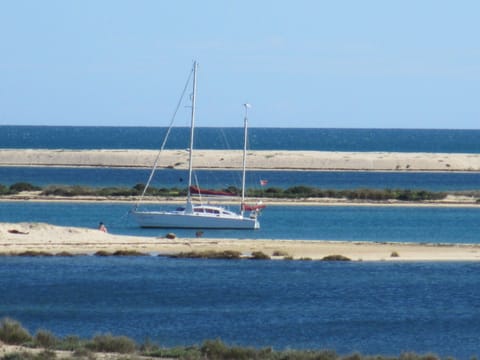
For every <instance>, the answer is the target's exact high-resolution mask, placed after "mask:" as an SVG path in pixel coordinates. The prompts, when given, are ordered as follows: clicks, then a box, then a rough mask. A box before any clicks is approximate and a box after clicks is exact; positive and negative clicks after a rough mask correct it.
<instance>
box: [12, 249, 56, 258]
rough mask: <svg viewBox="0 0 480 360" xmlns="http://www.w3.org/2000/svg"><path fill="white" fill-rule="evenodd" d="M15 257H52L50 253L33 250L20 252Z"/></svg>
mask: <svg viewBox="0 0 480 360" xmlns="http://www.w3.org/2000/svg"><path fill="white" fill-rule="evenodd" d="M17 256H31V257H38V256H53V254H52V253H49V252H47V251H34V250H27V251H22V252H19V253H18V254H17Z"/></svg>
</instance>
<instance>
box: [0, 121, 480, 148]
mask: <svg viewBox="0 0 480 360" xmlns="http://www.w3.org/2000/svg"><path fill="white" fill-rule="evenodd" d="M166 131H167V128H165V127H94V126H86V127H82V126H7V125H3V126H0V148H16V149H18V148H20V149H28V148H30V149H159V148H160V145H161V144H162V141H163V138H164V136H165V134H166ZM189 131H190V129H189V128H187V127H175V128H173V129H172V133H171V135H170V136H169V139H168V142H167V146H166V148H167V149H186V148H188V147H189V140H188V139H189ZM195 133H196V137H195V145H194V148H196V149H242V148H243V128H208V127H198V128H196V129H195ZM248 140H249V148H250V149H252V150H318V151H391V152H437V153H475V154H478V153H480V130H440V129H323V128H315V129H308V128H255V127H252V128H250V129H249V137H248Z"/></svg>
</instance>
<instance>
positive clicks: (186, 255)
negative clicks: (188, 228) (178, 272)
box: [170, 250, 242, 260]
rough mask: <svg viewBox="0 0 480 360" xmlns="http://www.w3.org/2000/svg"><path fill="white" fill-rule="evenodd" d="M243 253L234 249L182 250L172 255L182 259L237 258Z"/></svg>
mask: <svg viewBox="0 0 480 360" xmlns="http://www.w3.org/2000/svg"><path fill="white" fill-rule="evenodd" d="M241 256H242V253H241V252H239V251H234V250H225V251H215V250H206V251H190V252H180V253H178V254H174V255H171V256H170V257H173V258H182V259H227V260H235V259H240V258H241Z"/></svg>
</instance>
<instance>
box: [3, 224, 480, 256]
mask: <svg viewBox="0 0 480 360" xmlns="http://www.w3.org/2000/svg"><path fill="white" fill-rule="evenodd" d="M159 234H162V235H159V236H158V237H143V236H128V235H114V234H110V233H103V232H101V231H99V230H97V229H87V228H79V227H70V226H55V225H51V224H46V223H29V222H25V223H0V254H3V255H8V254H18V253H22V252H25V251H37V252H38V251H45V252H48V253H51V254H58V253H60V252H69V253H71V254H87V255H91V254H94V253H95V252H97V251H106V252H111V253H113V252H115V251H118V250H134V251H138V252H142V253H148V254H155V255H156V254H176V253H179V252H189V251H206V250H215V251H224V250H234V251H239V252H241V253H242V254H244V255H245V256H248V255H251V253H252V252H254V251H262V252H264V253H265V254H267V255H270V256H272V255H274V254H275V253H281V254H286V255H282V256H279V257H276V258H278V259H283V257H284V256H289V257H292V258H293V259H297V260H298V259H312V260H319V259H322V258H324V257H325V256H329V255H343V256H346V257H348V258H349V259H351V260H354V261H480V245H477V244H423V243H422V244H416V243H388V242H385V243H378V242H368V241H365V242H358V241H357V242H352V241H328V240H278V239H277V240H275V239H273V240H270V239H269V240H265V239H248V238H247V239H231V238H230V239H213V238H175V239H167V238H165V236H164V235H165V233H164V231H163V230H162V229H159ZM245 235H247V236H248V233H247V234H245ZM274 258H275V257H274Z"/></svg>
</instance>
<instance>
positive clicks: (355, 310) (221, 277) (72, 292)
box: [0, 256, 480, 359]
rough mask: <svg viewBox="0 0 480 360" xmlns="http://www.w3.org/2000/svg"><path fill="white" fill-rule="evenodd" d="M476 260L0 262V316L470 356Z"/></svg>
mask: <svg viewBox="0 0 480 360" xmlns="http://www.w3.org/2000/svg"><path fill="white" fill-rule="evenodd" d="M479 272H480V264H478V263H361V262H356V263H324V262H308V261H265V262H263V261H251V260H250V261H249V260H245V261H224V260H173V259H165V258H159V257H153V256H152V257H143V258H98V257H93V256H89V257H87V256H84V257H77V258H44V259H39V258H18V257H17V258H8V257H0V289H1V290H2V291H1V292H0V317H2V316H7V315H8V316H11V317H14V318H16V319H18V320H19V321H21V322H22V324H23V325H24V326H26V327H27V328H28V329H29V330H30V331H31V332H32V333H34V332H35V331H36V330H38V329H40V328H42V329H45V328H46V329H49V330H51V331H53V332H54V333H55V334H58V335H60V336H66V335H69V334H78V335H81V336H84V337H91V336H93V335H95V334H98V333H106V332H110V333H113V334H115V335H119V334H123V335H128V336H131V337H133V338H135V339H137V340H138V341H140V342H141V341H145V340H146V339H150V340H153V341H155V342H157V343H160V344H162V345H166V346H174V345H182V344H184V345H186V344H194V343H197V344H199V343H201V342H202V340H204V339H206V338H210V339H215V338H221V339H223V340H224V341H225V342H227V343H229V344H235V345H246V346H256V347H269V346H273V347H274V348H275V349H285V348H303V349H305V348H306V349H335V350H336V351H337V352H338V353H340V354H350V353H352V352H354V351H359V352H362V353H364V354H379V353H380V354H384V355H399V354H400V353H402V352H406V351H415V352H417V353H427V352H435V353H437V354H439V355H441V356H443V357H444V358H446V357H447V356H455V357H456V358H458V359H470V358H471V356H473V355H477V356H478V355H479V354H480V351H479V345H478V344H479V334H480V277H479V276H478V273H479Z"/></svg>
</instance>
